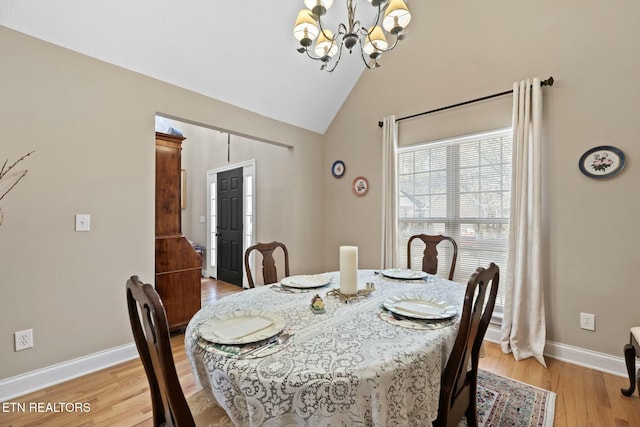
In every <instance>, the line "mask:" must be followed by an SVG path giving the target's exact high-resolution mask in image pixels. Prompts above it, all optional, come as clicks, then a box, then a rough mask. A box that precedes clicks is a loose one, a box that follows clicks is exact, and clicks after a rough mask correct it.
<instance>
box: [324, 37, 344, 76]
mask: <svg viewBox="0 0 640 427" xmlns="http://www.w3.org/2000/svg"><path fill="white" fill-rule="evenodd" d="M343 46H344V45H343V43H340V47H339V48H338V55H337V56H336V57H335V61H334V62H333V67H327V66H325V71H326V72H328V73H333V70H335V69H336V67H337V66H338V63H339V62H340V59H341V58H342V47H343ZM325 65H329V63H327V64H325Z"/></svg>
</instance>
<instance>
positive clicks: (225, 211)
mask: <svg viewBox="0 0 640 427" xmlns="http://www.w3.org/2000/svg"><path fill="white" fill-rule="evenodd" d="M217 187H218V195H217V200H218V202H217V203H218V206H217V210H218V223H217V224H216V227H217V229H216V235H217V239H218V241H217V245H216V247H217V248H218V251H217V252H218V259H217V265H218V279H219V280H224V281H225V282H229V283H233V284H234V285H238V286H242V262H243V261H242V255H243V254H242V168H238V169H232V170H229V171H225V172H220V173H218V185H217Z"/></svg>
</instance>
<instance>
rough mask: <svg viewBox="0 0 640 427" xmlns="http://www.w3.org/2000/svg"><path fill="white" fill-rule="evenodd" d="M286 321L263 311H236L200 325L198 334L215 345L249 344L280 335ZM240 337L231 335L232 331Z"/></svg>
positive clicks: (222, 314)
mask: <svg viewBox="0 0 640 427" xmlns="http://www.w3.org/2000/svg"><path fill="white" fill-rule="evenodd" d="M284 327H285V321H284V319H283V318H282V317H280V316H278V315H277V314H274V313H270V312H268V311H263V310H236V311H231V312H228V313H220V314H217V315H215V316H214V317H213V318H211V319H209V320H207V321H205V322H203V323H202V324H200V326H199V328H198V333H199V334H200V336H201V337H202V338H204V339H205V340H207V341H210V342H212V343H215V344H231V345H233V344H248V343H252V342H257V341H262V340H265V339H267V338H271V337H272V336H274V335H277V334H279V333H280V332H282V330H283V329H284ZM233 328H235V329H236V330H237V331H238V336H233V334H229V331H230V330H231V329H233Z"/></svg>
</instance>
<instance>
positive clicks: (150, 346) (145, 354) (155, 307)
mask: <svg viewBox="0 0 640 427" xmlns="http://www.w3.org/2000/svg"><path fill="white" fill-rule="evenodd" d="M126 289H127V307H128V309H129V320H130V322H131V329H132V331H133V338H134V340H135V342H136V347H137V348H138V353H139V354H140V359H142V365H143V366H144V370H145V373H146V374H147V379H148V380H149V387H150V391H151V404H152V410H153V425H154V426H156V427H158V426H167V427H171V426H176V427H183V426H184V427H191V426H196V425H197V426H220V427H222V426H232V425H233V423H232V422H231V419H230V418H229V417H228V416H227V413H226V412H225V411H224V409H222V408H221V407H220V406H218V404H217V403H216V402H215V401H214V400H213V399H211V398H209V397H208V396H207V395H206V394H205V393H204V392H203V391H202V390H201V391H200V392H197V393H196V394H194V395H193V396H191V397H189V399H186V398H185V396H184V394H183V392H182V387H181V386H180V381H179V380H178V374H177V372H176V367H175V364H174V361H173V353H172V352H171V337H170V335H169V324H168V323H167V315H166V312H165V310H164V305H163V304H162V301H161V299H160V296H159V295H158V293H157V292H156V290H155V289H154V288H153V286H151V285H150V284H148V283H142V282H141V281H140V279H139V278H138V276H132V277H131V278H130V279H129V280H127V287H126Z"/></svg>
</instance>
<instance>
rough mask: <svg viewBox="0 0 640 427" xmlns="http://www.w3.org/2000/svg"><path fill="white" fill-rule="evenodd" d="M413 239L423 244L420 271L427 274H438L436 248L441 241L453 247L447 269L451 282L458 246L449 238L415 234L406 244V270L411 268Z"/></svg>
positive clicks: (440, 235)
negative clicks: (449, 265) (449, 243)
mask: <svg viewBox="0 0 640 427" xmlns="http://www.w3.org/2000/svg"><path fill="white" fill-rule="evenodd" d="M415 239H420V240H422V242H423V243H424V253H423V255H422V271H424V272H425V273H429V274H437V273H438V249H437V246H438V245H439V244H440V242H442V241H443V240H447V241H449V242H451V245H452V247H453V255H452V257H451V267H450V268H449V280H453V273H454V271H455V269H456V261H457V260H458V244H457V243H456V241H455V240H454V239H453V238H451V237H449V236H443V235H442V234H439V235H431V234H416V235H413V236H411V237H410V238H409V242H407V268H409V269H410V268H411V244H412V243H413V241H414V240H415Z"/></svg>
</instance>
